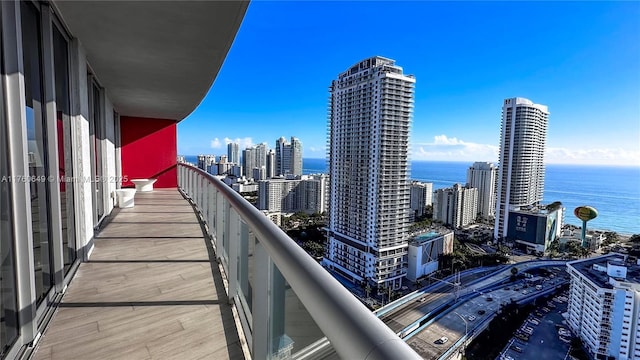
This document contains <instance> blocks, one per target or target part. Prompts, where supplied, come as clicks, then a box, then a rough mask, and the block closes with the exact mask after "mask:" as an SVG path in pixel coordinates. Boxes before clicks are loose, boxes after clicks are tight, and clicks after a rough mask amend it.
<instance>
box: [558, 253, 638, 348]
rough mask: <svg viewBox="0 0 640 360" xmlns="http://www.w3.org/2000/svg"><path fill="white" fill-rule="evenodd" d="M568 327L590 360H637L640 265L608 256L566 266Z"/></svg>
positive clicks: (574, 262) (622, 256)
mask: <svg viewBox="0 0 640 360" xmlns="http://www.w3.org/2000/svg"><path fill="white" fill-rule="evenodd" d="M567 272H568V273H569V275H570V276H571V286H570V292H569V301H568V306H567V315H568V316H567V323H568V325H569V327H570V328H571V331H572V332H573V334H574V335H575V336H577V337H579V338H580V339H581V340H582V344H583V345H584V348H585V349H586V350H587V351H588V352H589V355H590V358H592V359H620V360H628V359H640V321H639V317H638V314H639V313H640V311H639V309H640V265H638V262H637V260H635V259H631V258H629V257H628V256H626V255H622V254H616V253H611V254H608V255H604V256H599V257H595V258H590V259H584V260H577V261H572V262H569V263H567Z"/></svg>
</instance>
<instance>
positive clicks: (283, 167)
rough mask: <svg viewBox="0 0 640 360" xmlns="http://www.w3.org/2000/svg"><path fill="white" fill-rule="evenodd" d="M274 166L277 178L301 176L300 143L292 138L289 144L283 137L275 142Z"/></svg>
mask: <svg viewBox="0 0 640 360" xmlns="http://www.w3.org/2000/svg"><path fill="white" fill-rule="evenodd" d="M275 165H276V166H275V168H276V169H275V171H276V175H277V176H286V175H295V176H300V175H302V142H300V140H299V139H298V138H296V137H293V136H292V137H291V143H288V142H287V140H286V139H285V138H284V137H281V138H279V139H278V140H276V164H275Z"/></svg>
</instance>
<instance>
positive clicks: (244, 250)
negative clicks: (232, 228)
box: [238, 222, 256, 311]
mask: <svg viewBox="0 0 640 360" xmlns="http://www.w3.org/2000/svg"><path fill="white" fill-rule="evenodd" d="M255 246H256V243H255V236H254V235H253V232H251V231H250V229H249V226H247V224H245V223H244V222H240V248H239V252H238V290H239V292H240V293H241V295H242V296H243V297H244V300H245V302H246V303H247V306H248V309H249V311H250V310H251V306H252V296H253V276H254V261H253V254H254V249H255Z"/></svg>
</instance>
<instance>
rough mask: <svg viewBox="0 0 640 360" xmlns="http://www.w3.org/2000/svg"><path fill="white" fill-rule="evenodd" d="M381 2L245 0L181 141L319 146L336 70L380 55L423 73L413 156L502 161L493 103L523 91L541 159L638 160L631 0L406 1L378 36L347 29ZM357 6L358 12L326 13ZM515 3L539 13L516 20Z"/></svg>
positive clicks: (321, 150) (203, 149)
mask: <svg viewBox="0 0 640 360" xmlns="http://www.w3.org/2000/svg"><path fill="white" fill-rule="evenodd" d="M386 6H388V3H385V2H355V3H348V2H347V3H343V2H329V3H317V2H300V3H292V2H255V3H252V4H251V5H250V8H249V10H248V12H247V16H246V19H245V21H244V23H243V25H242V27H241V29H240V31H239V33H238V35H237V37H236V41H235V43H234V46H233V47H232V49H231V50H230V52H229V54H228V56H227V59H226V61H225V64H224V66H223V68H222V70H221V72H220V75H219V76H218V79H217V80H216V82H215V84H214V86H213V87H212V89H211V90H210V91H209V94H208V96H207V97H206V98H205V99H204V101H203V103H202V104H201V106H200V107H199V108H198V109H197V110H196V111H195V112H194V113H193V114H191V115H190V116H189V117H188V118H187V119H186V120H185V121H183V122H181V123H180V124H179V125H178V152H179V153H181V154H188V155H195V154H198V153H210V152H213V153H216V152H220V151H223V150H224V146H225V145H226V144H225V138H228V139H233V140H235V139H239V140H240V143H241V144H243V145H254V144H256V143H260V142H264V141H267V142H268V143H269V144H270V143H271V140H270V139H272V138H278V137H280V136H285V137H288V136H291V135H295V136H297V137H298V138H300V139H301V140H302V141H303V142H304V143H305V151H304V154H303V156H304V157H306V158H324V157H325V153H326V149H325V146H326V145H325V134H326V123H325V122H326V120H325V119H326V104H325V101H326V88H327V87H328V86H329V84H330V81H331V79H332V78H333V74H335V73H337V72H339V71H341V69H342V66H343V65H342V64H344V63H355V62H356V61H359V60H360V59H362V58H366V57H370V56H374V55H381V56H385V57H390V58H393V59H396V60H397V61H398V62H399V63H402V64H403V66H404V67H406V68H407V69H411V71H410V72H411V73H412V74H414V75H416V77H417V78H418V79H419V80H418V82H417V83H416V108H415V118H414V125H413V128H412V136H411V138H410V142H411V152H410V158H411V159H412V160H434V161H464V162H469V161H471V162H473V161H490V162H494V163H497V160H498V148H499V129H500V110H499V106H496V105H495V104H496V103H498V101H501V100H502V99H504V98H510V97H525V98H530V99H536V101H538V102H540V103H544V104H547V105H548V106H549V110H550V113H551V114H552V119H553V120H552V121H551V122H550V123H549V133H548V144H547V149H546V155H545V162H546V163H550V164H552V163H578V164H579V163H590V164H608V165H636V166H638V165H640V145H639V142H638V137H639V136H640V121H639V120H638V99H639V98H640V86H638V84H639V83H640V79H638V76H637V74H639V73H640V65H639V64H640V45H638V44H640V36H637V35H635V34H639V33H640V31H639V30H640V25H639V24H638V23H637V21H634V19H636V18H637V17H638V16H639V15H640V5H639V4H637V3H574V2H566V3H548V2H543V3H522V2H517V3H498V2H496V3H493V2H491V3H461V2H451V3H439V2H424V3H423V2H412V3H403V2H401V3H397V4H396V3H394V9H396V10H397V11H398V12H401V13H403V17H399V18H398V20H396V19H393V18H390V19H388V22H389V24H388V25H389V26H385V32H384V33H383V34H379V35H377V36H375V37H360V38H362V39H361V40H358V41H344V40H343V34H344V33H352V34H353V36H354V37H359V36H358V35H364V34H365V32H367V31H368V30H367V29H368V27H367V26H364V25H366V23H367V21H368V20H367V18H368V17H369V16H368V15H372V16H373V15H374V14H376V13H379V12H380V11H384V8H385V7H386ZM356 9H357V11H359V12H361V13H362V15H363V16H362V17H359V18H354V19H350V21H349V22H342V21H337V20H336V19H334V15H333V14H335V13H349V12H350V11H355V10H356ZM516 12H517V13H527V14H529V15H528V17H530V18H536V19H539V20H537V21H536V22H535V23H526V22H525V23H521V21H520V20H518V17H517V16H511V14H513V13H516ZM452 13H455V14H456V16H455V17H452V16H451V15H450V14H452ZM292 14H296V15H295V16H292ZM476 15H479V16H476ZM284 18H286V20H285V19H284ZM360 18H361V19H360ZM495 19H500V20H501V21H495ZM280 20H281V21H280ZM397 21H402V25H403V26H394V24H395V23H396V22H397ZM506 28H509V30H510V31H509V32H508V33H505V32H504V30H505V29H506ZM471 30H473V31H471ZM635 37H638V39H637V40H638V41H633V40H634V39H635ZM391 39H397V41H395V40H394V41H391ZM487 39H495V40H492V41H487ZM292 43H296V44H298V45H297V46H290V44H292ZM249 54H251V56H249ZM255 54H260V55H259V56H260V57H261V61H255V60H254V59H255V57H256V56H255ZM327 54H329V55H327ZM291 59H295V60H294V61H291ZM300 79H304V81H300ZM587 105H588V106H587ZM605 123H606V124H607V125H606V126H602V124H605ZM275 124H282V125H275ZM212 145H213V147H212ZM241 146H242V145H241Z"/></svg>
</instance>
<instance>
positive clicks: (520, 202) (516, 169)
mask: <svg viewBox="0 0 640 360" xmlns="http://www.w3.org/2000/svg"><path fill="white" fill-rule="evenodd" d="M548 121H549V111H548V109H547V106H546V105H540V104H534V103H533V102H532V101H531V100H528V99H525V98H510V99H505V100H504V104H503V105H502V131H501V136H500V138H501V140H500V164H499V165H500V167H499V170H498V192H497V196H498V199H497V206H496V221H495V230H494V237H495V238H496V239H501V238H504V237H506V236H507V226H508V224H509V210H518V209H520V208H522V207H526V206H531V205H537V204H538V203H539V202H540V201H542V196H543V191H544V149H545V144H546V140H547V123H548Z"/></svg>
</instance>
